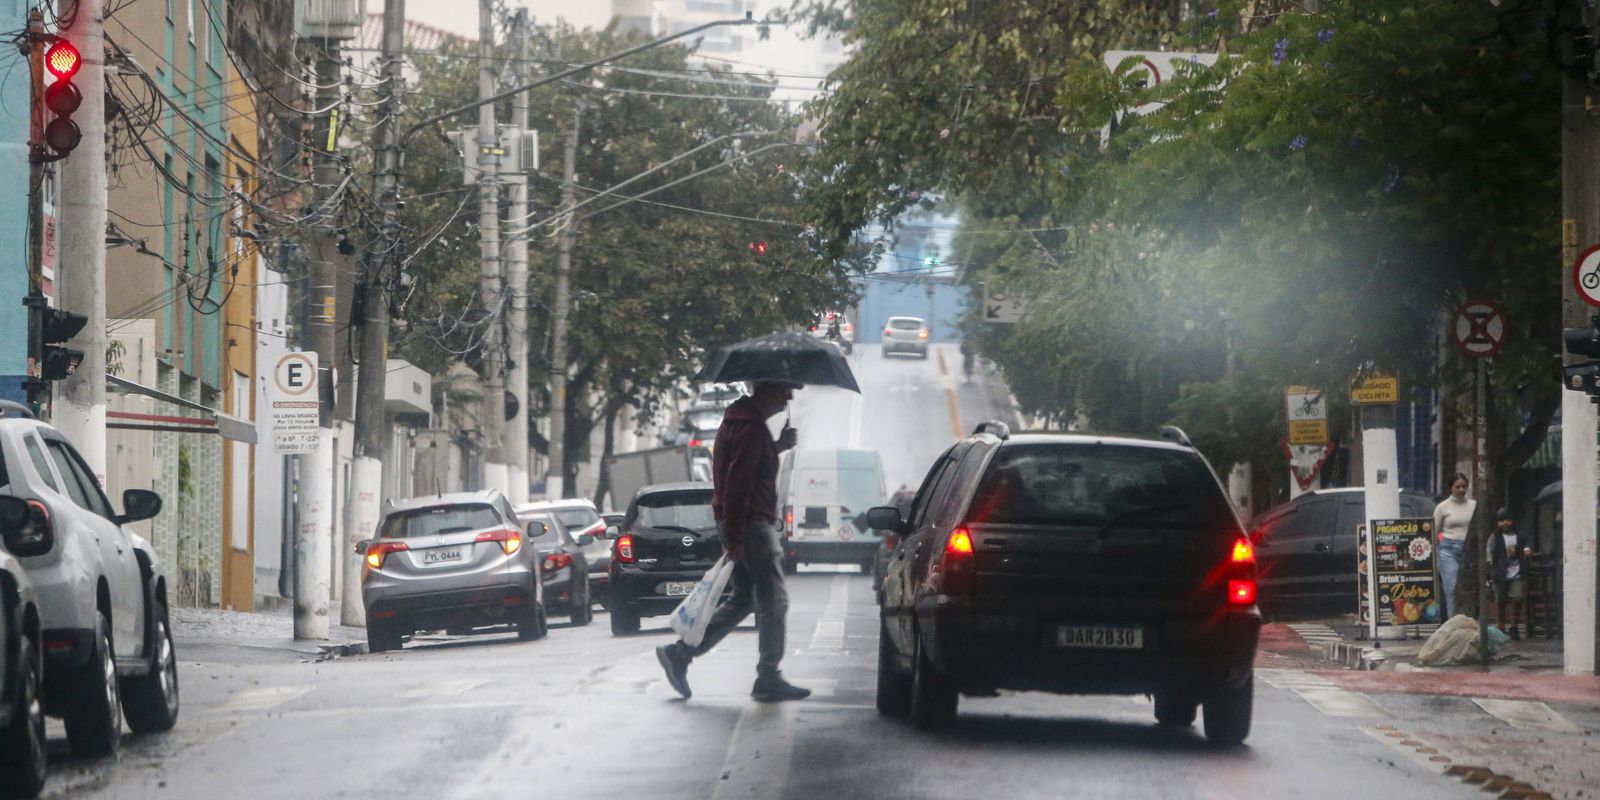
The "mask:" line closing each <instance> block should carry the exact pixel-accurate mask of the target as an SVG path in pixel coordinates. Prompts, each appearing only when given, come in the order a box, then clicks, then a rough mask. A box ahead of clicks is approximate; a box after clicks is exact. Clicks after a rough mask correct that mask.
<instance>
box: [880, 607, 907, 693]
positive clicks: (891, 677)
mask: <svg viewBox="0 0 1600 800" xmlns="http://www.w3.org/2000/svg"><path fill="white" fill-rule="evenodd" d="M893 648H894V644H893V643H891V642H890V641H889V627H888V625H886V624H885V623H884V622H883V620H882V619H881V618H880V619H879V620H878V713H879V714H882V715H884V716H886V717H904V716H905V715H906V714H909V713H911V677H910V676H908V675H901V674H900V673H899V672H898V671H896V670H895V667H894V649H893Z"/></svg>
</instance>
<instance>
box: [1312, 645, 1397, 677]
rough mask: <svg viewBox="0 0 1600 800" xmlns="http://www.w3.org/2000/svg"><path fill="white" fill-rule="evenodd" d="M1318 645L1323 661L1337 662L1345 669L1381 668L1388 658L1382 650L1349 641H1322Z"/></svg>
mask: <svg viewBox="0 0 1600 800" xmlns="http://www.w3.org/2000/svg"><path fill="white" fill-rule="evenodd" d="M1320 647H1321V648H1322V659H1323V660H1324V661H1331V662H1333V663H1335V664H1339V665H1341V666H1343V667H1344V668H1345V669H1359V670H1376V669H1381V668H1382V667H1383V665H1384V662H1386V661H1388V660H1389V656H1388V655H1387V654H1385V653H1384V652H1383V651H1382V650H1379V649H1377V648H1374V647H1366V646H1364V645H1359V644H1353V643H1351V642H1323V643H1321V645H1320Z"/></svg>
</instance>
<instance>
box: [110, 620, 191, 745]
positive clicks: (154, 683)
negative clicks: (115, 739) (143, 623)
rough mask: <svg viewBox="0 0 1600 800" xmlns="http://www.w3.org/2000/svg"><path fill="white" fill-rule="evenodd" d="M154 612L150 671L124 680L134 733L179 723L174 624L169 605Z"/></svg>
mask: <svg viewBox="0 0 1600 800" xmlns="http://www.w3.org/2000/svg"><path fill="white" fill-rule="evenodd" d="M154 611H155V613H153V614H151V615H150V616H151V618H152V621H153V624H154V625H155V635H154V636H152V637H151V639H152V640H153V644H154V652H152V653H151V654H150V674H148V675H139V676H135V677H132V678H128V679H126V680H124V681H123V682H122V713H123V714H125V715H127V717H128V729H129V730H131V731H133V732H134V733H160V732H161V731H170V730H172V726H173V725H175V724H177V722H178V652H177V650H176V649H175V648H174V647H173V646H172V625H171V623H170V622H169V620H168V619H167V609H166V607H165V606H161V605H157V606H156V607H155V609H154Z"/></svg>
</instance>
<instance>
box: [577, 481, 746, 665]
mask: <svg viewBox="0 0 1600 800" xmlns="http://www.w3.org/2000/svg"><path fill="white" fill-rule="evenodd" d="M721 557H722V537H721V536H719V535H718V534H717V521H716V518H715V517H714V516H713V515H712V513H711V484H709V483H664V484H659V485H656V486H646V487H645V488H643V489H640V490H639V493H638V494H637V495H635V496H634V498H633V502H632V503H631V504H629V506H628V516H627V518H626V519H624V520H623V522H622V528H621V531H620V533H619V534H618V536H617V538H616V539H615V540H613V541H612V543H611V586H610V587H609V589H608V591H607V592H606V600H605V603H604V605H605V607H606V610H608V611H610V612H611V632H612V633H614V634H617V635H619V636H621V635H625V634H630V633H638V632H639V619H640V618H641V617H658V616H661V615H663V614H670V613H672V610H673V609H674V608H677V607H678V604H679V603H681V602H683V598H684V597H686V596H688V594H689V593H690V592H692V591H694V587H695V584H697V583H699V582H700V578H701V577H703V576H704V575H705V573H706V570H708V569H710V568H711V566H712V565H713V564H715V563H717V559H719V558H721Z"/></svg>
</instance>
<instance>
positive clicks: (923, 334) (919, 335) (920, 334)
mask: <svg viewBox="0 0 1600 800" xmlns="http://www.w3.org/2000/svg"><path fill="white" fill-rule="evenodd" d="M917 338H918V339H926V338H928V332H927V331H917Z"/></svg>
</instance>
